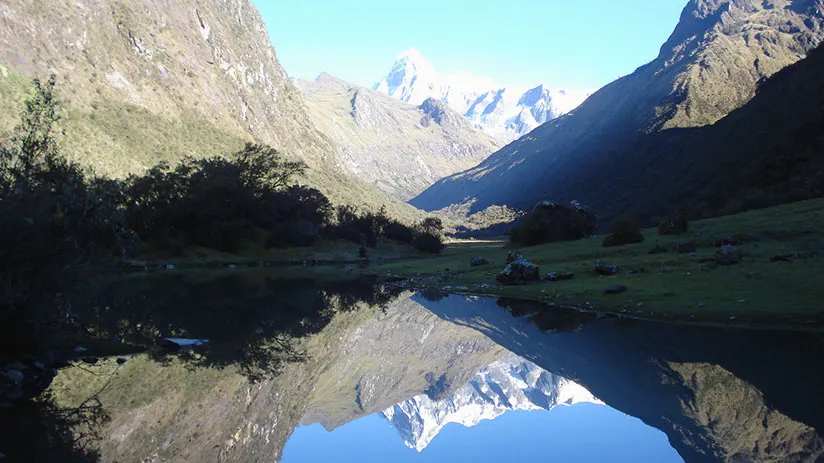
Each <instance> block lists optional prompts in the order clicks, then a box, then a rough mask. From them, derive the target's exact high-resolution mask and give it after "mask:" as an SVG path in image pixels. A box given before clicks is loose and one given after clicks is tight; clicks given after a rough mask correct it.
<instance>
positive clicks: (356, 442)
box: [282, 403, 683, 463]
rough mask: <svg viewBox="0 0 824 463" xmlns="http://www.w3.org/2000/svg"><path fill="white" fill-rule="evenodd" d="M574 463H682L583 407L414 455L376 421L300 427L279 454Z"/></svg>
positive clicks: (529, 415)
mask: <svg viewBox="0 0 824 463" xmlns="http://www.w3.org/2000/svg"><path fill="white" fill-rule="evenodd" d="M513 457H517V458H518V459H519V460H521V459H526V460H530V459H535V461H576V462H603V461H610V462H647V461H648V462H662V463H666V462H681V461H683V460H682V459H681V457H680V456H678V453H677V452H676V451H675V450H674V449H673V448H672V447H670V445H669V442H668V441H667V437H666V435H665V434H664V433H663V432H661V431H659V430H657V429H655V428H652V427H649V426H646V425H645V424H644V423H643V422H641V420H639V419H637V418H633V417H631V416H628V415H625V414H623V413H621V412H619V411H617V410H614V409H612V408H609V407H607V406H603V405H596V404H589V403H582V404H577V405H574V406H571V407H566V406H558V407H555V408H553V409H552V410H550V411H546V410H537V411H510V412H507V413H505V414H504V415H502V416H500V417H498V418H497V419H495V420H489V421H482V422H481V423H479V424H478V425H477V426H475V427H472V428H466V427H464V426H461V425H458V424H449V425H447V426H446V427H445V428H444V429H443V430H442V431H441V432H440V433H439V434H438V436H437V437H436V438H435V439H434V440H433V441H432V443H431V444H430V445H429V446H428V447H427V448H426V449H424V450H423V451H422V452H420V453H418V452H417V451H415V450H414V449H411V448H408V447H406V446H405V445H404V444H403V440H402V439H401V437H400V436H399V435H398V432H397V431H396V430H395V429H394V428H393V427H392V426H391V425H390V424H389V423H388V422H387V421H386V420H385V419H384V418H383V416H382V415H381V414H379V413H378V414H374V415H370V416H368V417H365V418H362V419H360V420H356V421H354V422H351V423H348V424H346V425H344V426H341V427H340V428H338V429H336V430H334V431H333V432H327V431H326V430H325V429H324V428H323V427H322V426H321V425H319V424H314V425H311V426H301V427H299V428H297V429H296V430H295V432H294V433H293V434H292V437H291V439H290V440H289V442H288V443H287V444H286V448H285V449H284V453H283V459H282V461H283V462H284V463H301V462H315V461H317V462H320V461H343V462H349V461H357V462H387V461H392V462H415V463H421V462H459V461H473V462H485V461H490V462H492V461H494V462H502V461H509V460H510V459H511V458H513Z"/></svg>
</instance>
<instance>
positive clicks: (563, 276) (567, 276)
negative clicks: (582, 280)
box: [544, 272, 575, 281]
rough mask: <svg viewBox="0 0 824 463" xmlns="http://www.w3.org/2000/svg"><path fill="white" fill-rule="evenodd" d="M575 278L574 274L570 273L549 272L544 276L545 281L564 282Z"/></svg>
mask: <svg viewBox="0 0 824 463" xmlns="http://www.w3.org/2000/svg"><path fill="white" fill-rule="evenodd" d="M573 278H575V274H574V273H572V272H561V273H558V272H549V273H547V274H546V276H544V280H546V281H564V280H571V279H573Z"/></svg>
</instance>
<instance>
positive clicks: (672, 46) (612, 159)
mask: <svg viewBox="0 0 824 463" xmlns="http://www.w3.org/2000/svg"><path fill="white" fill-rule="evenodd" d="M822 25H824V2H822V1H821V0H769V1H752V0H693V1H691V2H690V3H689V4H688V5H687V7H686V8H685V9H684V12H683V14H682V17H681V21H680V23H679V25H678V26H677V27H676V29H675V31H674V32H673V34H672V36H671V37H670V39H669V40H668V41H667V43H666V44H664V46H663V47H662V48H661V52H660V54H659V56H658V58H656V59H655V60H654V61H652V62H651V63H649V64H647V65H644V66H642V67H640V68H639V69H638V70H637V71H635V72H634V73H633V74H631V75H629V76H626V77H623V78H621V79H619V80H617V81H615V82H613V83H612V84H610V85H608V86H606V87H604V88H603V89H601V90H599V91H598V92H596V93H595V94H594V95H592V96H591V97H590V98H589V99H588V100H587V101H586V102H585V103H584V104H582V105H581V106H579V107H578V108H576V109H575V110H574V111H572V113H571V114H568V115H566V116H564V117H561V118H559V119H556V120H554V121H552V122H551V123H547V124H544V125H543V126H541V127H539V128H538V129H536V130H534V131H533V132H531V133H529V134H528V135H527V136H525V137H523V138H521V139H519V140H518V141H517V142H515V143H512V144H510V145H508V146H507V147H505V148H504V149H502V150H501V151H499V152H497V153H495V154H493V155H492V156H490V157H489V159H487V160H486V161H484V162H483V163H481V164H480V165H479V166H478V167H476V168H474V169H470V170H468V171H465V172H462V173H459V174H456V175H454V176H452V177H449V178H446V179H443V180H442V181H440V182H438V183H436V184H435V185H434V186H433V187H431V188H430V189H428V190H427V191H425V192H424V193H422V194H421V195H420V196H418V197H417V198H415V199H414V200H413V201H412V204H414V205H416V206H418V207H421V208H424V209H427V210H430V209H431V210H435V209H440V208H443V207H445V206H448V205H449V204H455V203H461V202H465V201H467V200H471V199H473V198H475V199H477V202H476V203H475V206H474V207H476V208H477V209H478V210H480V209H483V208H485V207H486V206H488V205H490V204H507V205H510V206H515V207H520V208H524V209H528V208H530V207H531V206H533V205H534V204H535V203H536V201H538V200H540V199H555V200H571V199H577V200H582V201H584V202H585V203H594V202H599V205H604V206H606V207H603V208H602V209H601V210H598V212H599V214H601V215H609V214H621V213H622V212H623V211H620V210H617V211H616V210H612V209H615V208H617V207H619V206H620V205H621V204H616V202H615V201H613V202H610V201H609V198H606V197H607V196H610V195H609V194H604V193H603V190H602V187H605V186H609V185H610V183H611V180H610V179H616V180H618V181H622V182H624V183H622V185H623V186H622V187H623V188H630V187H634V186H635V185H636V184H642V185H643V184H646V183H650V182H648V181H647V179H644V178H639V177H640V176H642V175H643V171H644V169H645V168H646V166H647V165H649V164H650V163H652V162H658V161H659V159H658V158H660V157H661V153H660V152H659V151H657V150H651V151H650V152H649V153H646V154H645V155H644V156H640V155H636V152H635V146H634V143H636V142H637V140H638V137H639V136H644V135H645V134H648V133H652V132H657V131H661V130H665V129H671V128H684V127H696V126H703V125H706V124H712V123H714V122H716V121H718V120H719V119H720V118H722V117H724V116H725V115H727V114H728V113H730V111H732V110H734V109H736V108H739V107H740V106H742V105H743V104H745V103H746V102H748V101H749V100H750V99H751V98H752V97H753V96H754V95H755V92H756V87H757V84H758V82H759V81H761V80H762V79H763V78H765V77H769V76H771V75H773V74H774V73H776V72H777V71H778V70H780V69H782V68H783V67H785V66H787V65H789V64H792V63H795V62H797V61H798V60H800V59H802V58H804V57H805V55H806V54H807V53H808V52H809V51H810V50H811V49H812V48H813V47H815V46H816V45H817V44H818V43H819V42H820V41H821V39H822V38H824V29H823V28H822ZM665 132H666V130H665ZM716 160H718V159H716ZM605 163H610V168H605V167H604V164H605ZM673 172H677V170H674V171H673ZM605 173H606V174H608V175H605ZM664 182H666V181H664ZM605 198H606V199H605ZM639 199H640V200H641V201H645V200H647V198H644V197H641V198H639V197H637V196H636V197H634V198H633V200H634V202H639ZM650 199H651V200H652V199H654V198H650ZM621 200H622V201H626V197H621ZM606 203H609V204H606ZM607 207H609V208H610V210H608V211H606V212H605V211H603V209H605V208H607ZM670 207H675V206H674V205H670Z"/></svg>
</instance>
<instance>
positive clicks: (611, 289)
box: [604, 285, 627, 294]
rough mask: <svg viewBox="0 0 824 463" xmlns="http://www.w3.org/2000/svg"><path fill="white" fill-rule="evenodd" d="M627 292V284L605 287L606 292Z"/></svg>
mask: <svg viewBox="0 0 824 463" xmlns="http://www.w3.org/2000/svg"><path fill="white" fill-rule="evenodd" d="M625 292H627V287H626V286H620V285H618V286H607V287H606V288H604V294H621V293H625Z"/></svg>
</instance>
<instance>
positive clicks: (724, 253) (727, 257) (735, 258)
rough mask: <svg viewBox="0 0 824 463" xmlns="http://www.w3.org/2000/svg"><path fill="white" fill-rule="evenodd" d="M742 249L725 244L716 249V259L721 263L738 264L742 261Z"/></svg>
mask: <svg viewBox="0 0 824 463" xmlns="http://www.w3.org/2000/svg"><path fill="white" fill-rule="evenodd" d="M741 256H742V254H741V249H740V248H738V247H736V246H733V245H729V244H727V245H724V246H721V247H720V248H718V250H716V251H715V261H716V262H718V263H719V264H720V265H736V264H739V263H741Z"/></svg>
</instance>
